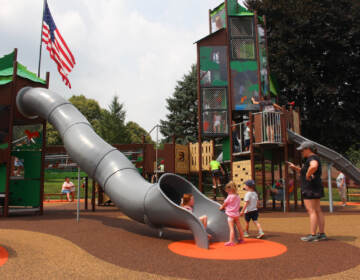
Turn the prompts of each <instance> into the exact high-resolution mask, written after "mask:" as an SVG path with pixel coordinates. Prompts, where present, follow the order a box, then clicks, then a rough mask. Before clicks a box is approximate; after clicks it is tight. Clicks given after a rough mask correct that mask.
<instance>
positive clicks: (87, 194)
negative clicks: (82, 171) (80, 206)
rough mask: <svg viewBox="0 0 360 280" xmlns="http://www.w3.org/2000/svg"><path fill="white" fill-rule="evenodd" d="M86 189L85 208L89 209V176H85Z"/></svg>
mask: <svg viewBox="0 0 360 280" xmlns="http://www.w3.org/2000/svg"><path fill="white" fill-rule="evenodd" d="M84 189H85V210H88V199H89V177H85V183H84Z"/></svg>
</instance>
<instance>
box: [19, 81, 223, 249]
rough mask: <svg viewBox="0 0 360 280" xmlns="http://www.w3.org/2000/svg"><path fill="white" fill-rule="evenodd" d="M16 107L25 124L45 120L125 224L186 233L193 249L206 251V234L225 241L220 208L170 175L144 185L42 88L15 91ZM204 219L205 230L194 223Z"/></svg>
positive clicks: (78, 118)
mask: <svg viewBox="0 0 360 280" xmlns="http://www.w3.org/2000/svg"><path fill="white" fill-rule="evenodd" d="M16 104H17V108H18V109H19V111H20V112H21V113H22V114H23V115H24V116H25V117H27V118H36V117H37V116H40V117H41V118H43V119H45V120H48V121H49V123H51V124H52V125H53V126H54V127H55V128H56V129H57V130H58V131H59V133H60V135H61V138H62V140H63V142H64V146H65V149H66V151H67V152H68V154H69V155H70V156H71V158H72V159H73V160H74V161H76V162H77V163H78V164H79V165H80V167H81V169H82V170H84V171H85V172H86V173H87V174H88V175H89V176H91V177H92V178H94V179H95V180H96V181H97V182H98V183H99V184H100V185H101V186H102V188H103V189H104V191H105V193H106V194H107V195H108V196H109V197H110V198H111V200H112V201H113V202H114V203H115V205H116V206H117V207H118V208H119V209H120V210H121V211H122V212H123V213H124V214H126V215H127V216H129V217H130V218H132V219H134V220H136V221H138V222H141V223H145V224H148V225H149V226H151V227H153V228H158V229H161V228H163V227H173V228H180V229H190V230H191V231H192V233H193V235H194V239H195V242H196V244H197V246H198V247H201V248H208V246H209V241H208V237H207V233H210V234H211V235H212V238H213V240H214V241H225V240H226V239H227V238H228V236H229V235H228V234H229V231H228V225H227V219H226V215H225V213H223V212H221V211H219V210H218V209H219V206H220V205H219V204H218V203H216V202H214V201H212V200H210V199H208V198H207V197H206V196H204V195H203V194H202V193H200V192H199V191H198V190H197V189H196V187H195V186H194V185H192V184H191V183H190V182H188V181H187V180H185V179H183V178H182V177H180V176H177V175H175V174H165V175H163V176H162V177H161V179H160V180H159V182H158V183H157V184H150V183H148V182H147V181H145V180H144V179H143V177H142V176H141V175H140V174H139V172H138V171H137V169H136V168H135V167H134V165H133V164H132V163H131V162H130V161H129V160H128V159H127V158H126V157H125V156H124V155H123V154H122V153H121V152H120V151H118V150H117V149H116V148H114V147H113V146H111V145H109V144H108V143H106V142H105V141H104V140H103V139H101V138H100V136H99V135H97V134H96V133H95V132H94V130H93V128H92V127H91V125H90V123H89V122H88V121H87V120H86V118H85V117H84V116H83V115H82V114H81V113H80V112H79V111H78V110H77V109H76V108H75V107H74V106H73V105H72V104H71V103H70V102H69V101H67V100H65V99H64V98H62V97H61V96H59V95H58V94H56V93H54V92H51V91H49V90H47V89H43V88H30V87H26V88H23V89H21V90H20V91H19V93H18V95H17V98H16ZM184 193H192V194H193V195H194V198H195V206H194V211H193V213H191V212H189V211H187V210H185V209H184V208H182V207H180V206H179V205H180V201H181V197H182V195H183V194H184ZM202 215H207V216H208V227H207V229H206V230H205V228H204V226H203V225H202V223H201V222H200V221H199V219H198V217H200V216H202Z"/></svg>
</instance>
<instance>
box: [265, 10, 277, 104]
mask: <svg viewBox="0 0 360 280" xmlns="http://www.w3.org/2000/svg"><path fill="white" fill-rule="evenodd" d="M263 21H264V35H265V51H266V71H267V79H268V88H267V90H268V91H269V96H271V92H270V79H271V77H270V63H269V49H268V37H267V32H266V16H263ZM276 103H279V95H278V94H277V95H276Z"/></svg>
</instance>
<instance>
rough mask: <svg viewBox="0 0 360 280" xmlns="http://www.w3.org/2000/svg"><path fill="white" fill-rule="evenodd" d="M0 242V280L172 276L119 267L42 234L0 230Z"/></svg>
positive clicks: (157, 277)
mask: <svg viewBox="0 0 360 280" xmlns="http://www.w3.org/2000/svg"><path fill="white" fill-rule="evenodd" d="M0 244H2V245H3V244H6V246H4V245H3V247H4V248H5V249H6V250H7V251H8V252H9V260H8V262H7V263H6V264H5V265H4V266H3V267H0V279H1V280H7V279H9V280H14V279H130V280H131V279H149V280H152V279H159V280H161V279H175V278H170V277H163V276H159V275H152V274H149V273H141V272H136V271H132V270H129V269H125V268H121V267H119V266H116V265H113V264H110V263H107V262H104V261H102V260H100V259H98V258H96V257H94V256H92V255H90V254H89V253H87V252H86V251H84V250H82V249H81V248H79V247H78V246H76V245H75V244H73V243H71V242H69V241H67V240H65V239H62V238H59V237H56V236H52V235H48V234H44V233H37V232H30V231H23V230H7V229H0ZM176 279H179V278H176Z"/></svg>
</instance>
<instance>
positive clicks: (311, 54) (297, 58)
mask: <svg viewBox="0 0 360 280" xmlns="http://www.w3.org/2000/svg"><path fill="white" fill-rule="evenodd" d="M246 5H247V7H248V8H249V9H251V10H254V9H256V10H257V11H258V13H259V15H265V16H266V19H267V35H268V46H269V60H270V70H271V73H272V75H275V76H276V78H277V82H278V86H279V94H280V102H282V104H284V103H286V102H289V101H295V103H296V105H297V106H299V107H300V109H301V113H302V132H303V134H304V135H305V136H307V137H309V138H310V139H313V140H314V141H319V142H320V143H322V144H324V145H328V146H330V147H332V148H334V149H336V150H338V151H339V152H345V151H347V150H348V149H349V148H350V147H351V146H353V145H356V144H357V143H360V118H359V117H358V116H359V112H360V110H359V106H360V18H359V14H360V5H359V3H358V2H357V1H353V0H338V1H335V2H334V1H332V0H305V1H297V0H247V1H246Z"/></svg>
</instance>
